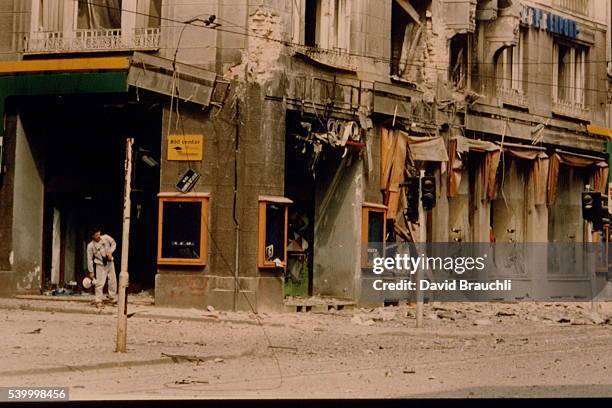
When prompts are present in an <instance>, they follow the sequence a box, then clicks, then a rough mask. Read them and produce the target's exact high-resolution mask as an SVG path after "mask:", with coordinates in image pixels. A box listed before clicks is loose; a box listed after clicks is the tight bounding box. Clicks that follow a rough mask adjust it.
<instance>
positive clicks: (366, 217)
mask: <svg viewBox="0 0 612 408" xmlns="http://www.w3.org/2000/svg"><path fill="white" fill-rule="evenodd" d="M371 212H378V213H382V214H383V254H382V256H384V254H385V247H384V243H385V242H386V241H385V238H386V236H387V206H386V205H383V204H376V203H363V205H362V206H361V267H362V268H372V267H374V264H369V263H368V232H369V231H368V225H369V221H370V213H371Z"/></svg>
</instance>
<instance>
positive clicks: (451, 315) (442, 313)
mask: <svg viewBox="0 0 612 408" xmlns="http://www.w3.org/2000/svg"><path fill="white" fill-rule="evenodd" d="M436 316H437V317H438V318H440V319H449V320H452V321H454V320H455V314H454V313H453V312H445V311H440V312H437V313H436Z"/></svg>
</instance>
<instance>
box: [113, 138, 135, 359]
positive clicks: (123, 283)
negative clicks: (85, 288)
mask: <svg viewBox="0 0 612 408" xmlns="http://www.w3.org/2000/svg"><path fill="white" fill-rule="evenodd" d="M133 144H134V139H133V138H128V139H127V141H126V147H125V186H124V197H123V231H122V237H121V271H120V273H119V288H118V289H119V302H118V305H117V348H116V349H115V351H116V352H118V353H125V351H126V343H127V287H128V284H129V281H130V275H129V274H128V255H129V251H130V213H131V209H132V200H131V198H130V195H131V190H132V188H131V187H132V146H133Z"/></svg>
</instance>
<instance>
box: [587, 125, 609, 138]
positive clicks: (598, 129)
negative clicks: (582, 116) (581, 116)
mask: <svg viewBox="0 0 612 408" xmlns="http://www.w3.org/2000/svg"><path fill="white" fill-rule="evenodd" d="M587 132H589V133H592V134H595V135H600V136H606V137H608V138H609V139H612V129H610V128H607V127H602V126H597V125H587Z"/></svg>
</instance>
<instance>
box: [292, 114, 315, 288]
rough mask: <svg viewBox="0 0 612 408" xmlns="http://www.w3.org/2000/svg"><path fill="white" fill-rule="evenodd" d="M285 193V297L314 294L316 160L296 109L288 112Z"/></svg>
mask: <svg viewBox="0 0 612 408" xmlns="http://www.w3.org/2000/svg"><path fill="white" fill-rule="evenodd" d="M286 119H287V122H286V123H287V137H286V140H285V196H286V197H287V198H289V199H291V200H292V201H293V204H292V205H291V206H290V207H289V226H288V240H289V242H288V246H287V275H286V277H285V296H308V295H312V276H313V275H312V271H313V265H314V259H313V258H314V256H313V253H314V252H313V247H314V225H315V224H314V221H315V220H314V216H315V178H316V164H317V163H316V159H314V155H313V147H312V145H311V144H309V143H305V142H304V136H305V134H307V131H305V129H304V127H303V126H302V125H301V122H303V121H304V119H303V118H301V117H300V115H299V113H297V112H287V118H286Z"/></svg>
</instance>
